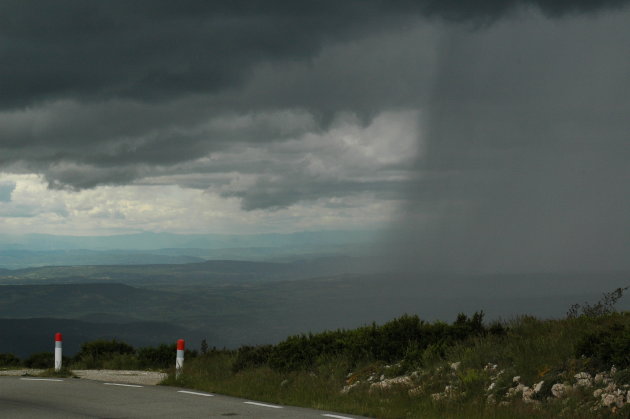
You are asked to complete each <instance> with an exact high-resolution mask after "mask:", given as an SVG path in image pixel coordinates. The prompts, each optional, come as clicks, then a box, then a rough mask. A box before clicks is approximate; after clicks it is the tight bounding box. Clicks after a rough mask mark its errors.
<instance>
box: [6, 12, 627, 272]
mask: <svg viewBox="0 0 630 419" xmlns="http://www.w3.org/2000/svg"><path fill="white" fill-rule="evenodd" d="M627 4H628V2H627V1H621V0H610V1H585V0H579V1H566V0H559V1H543V0H529V1H528V0H520V1H518V0H512V1H500V0H490V1H475V2H472V1H470V2H469V1H455V0H449V1H429V0H418V1H377V0H373V1H334V2H333V1H323V2H301V1H291V2H281V1H265V2H252V1H249V2H243V1H223V2H218V1H213V2H210V1H198V2H191V1H179V2H170V1H169V2H161V1H160V2H158V1H135V2H122V1H107V2H96V1H94V2H91V1H84V0H81V1H57V2H31V1H24V0H21V1H0V61H1V62H2V65H1V66H0V170H2V171H14V172H20V173H24V172H35V173H40V174H43V175H44V176H45V178H46V180H47V181H48V183H49V185H50V187H52V188H72V189H77V190H80V189H84V188H92V187H95V186H98V185H103V184H127V183H134V182H135V183H139V184H142V183H147V184H161V183H177V184H180V185H182V186H187V187H195V188H200V189H208V190H210V191H212V192H216V193H218V194H220V195H222V196H225V197H238V198H240V199H241V201H242V205H243V208H245V209H247V210H253V209H275V208H281V207H286V206H290V205H292V204H294V203H296V202H300V201H305V200H310V201H313V200H317V199H319V198H327V197H343V196H347V195H350V194H372V195H374V196H376V198H377V199H405V200H407V201H408V202H409V205H408V207H407V210H408V212H409V214H410V215H409V217H408V218H403V219H401V220H400V224H401V225H402V226H403V227H402V229H403V230H404V231H405V232H406V235H407V238H406V239H404V240H401V239H400V237H398V238H397V239H396V244H395V245H393V246H391V249H394V251H395V252H396V253H397V254H404V253H405V251H406V250H407V249H415V250H413V251H409V252H408V254H409V257H408V258H407V259H406V260H405V261H404V262H409V261H410V260H412V261H413V263H412V264H411V265H412V266H413V268H414V269H416V268H417V265H418V263H419V264H421V265H422V266H423V267H424V268H426V269H447V268H455V269H459V270H466V269H476V270H484V269H491V268H489V266H491V267H492V269H502V268H504V269H506V270H509V269H523V267H528V268H531V269H535V268H536V267H538V268H540V269H555V268H566V267H567V266H571V263H573V262H575V261H580V263H581V264H582V266H583V267H584V266H586V267H598V268H602V267H607V266H610V267H615V268H617V267H620V266H627V262H624V255H626V254H627V253H628V251H629V250H630V249H628V245H627V243H626V242H627V240H625V237H628V236H629V235H630V234H628V233H629V232H628V221H627V218H628V217H627V216H626V214H627V213H630V208H629V206H630V205H629V202H628V194H627V193H626V192H625V191H624V185H627V184H628V169H627V163H626V162H627V157H628V152H627V135H628V134H627V133H628V132H630V126H629V125H628V124H629V122H628V118H627V115H628V114H630V105H629V103H628V97H630V93H629V92H630V86H628V74H630V62H629V61H628V60H629V58H628V57H629V55H628V54H627V51H629V50H630V39H629V36H630V32H629V30H628V25H627V22H628V9H627V8H625V6H626V5H627ZM409 109H411V110H414V111H418V113H419V114H420V115H422V124H421V127H420V128H418V127H416V126H415V125H414V124H412V123H410V120H411V119H413V120H418V119H419V118H418V117H417V116H414V117H409V116H407V117H403V118H402V119H401V118H400V117H398V116H396V115H397V114H387V112H389V111H392V110H393V111H394V112H401V110H402V111H405V110H409ZM344 112H346V113H351V114H354V116H355V117H356V120H355V121H352V122H351V123H348V124H346V125H347V127H346V128H344V130H342V131H335V130H338V129H339V128H338V127H337V126H336V125H335V121H336V120H337V119H338V118H339V115H340V114H342V113H344ZM379 118H380V119H379ZM375 121H381V122H379V123H375ZM379 124H381V125H379ZM348 127H350V128H348ZM379 127H380V128H379ZM383 127H384V128H383ZM396 127H402V128H401V129H402V130H404V131H406V132H407V133H410V134H411V135H414V136H417V137H418V145H419V147H418V148H420V149H425V150H424V152H420V153H418V159H417V160H414V159H415V157H416V156H415V154H414V152H413V150H411V149H407V148H404V147H403V146H402V145H404V144H406V142H405V141H400V142H396V143H395V144H394V143H392V145H391V147H390V148H391V149H392V150H393V151H394V152H396V153H397V154H396V153H394V154H396V155H393V156H391V159H390V160H387V159H386V160H382V161H379V159H378V157H379V156H381V155H383V154H387V151H388V150H387V149H386V148H383V144H384V143H387V141H391V138H392V137H395V136H396V135H398V134H397V132H398V131H399V129H397V128H396ZM346 137H349V138H350V139H353V140H356V141H357V144H354V143H351V142H349V143H348V144H344V143H342V142H341V139H342V138H346ZM365 138H373V139H375V140H374V141H373V142H372V143H369V141H368V144H362V143H361V141H364V140H365ZM359 140H361V141H359ZM377 140H380V141H377ZM353 144H354V145H353ZM252 150H254V151H252ZM357 156H358V157H357ZM400 156H407V158H406V159H405V158H400ZM414 163H415V166H414ZM5 195H6V192H5ZM409 225H417V226H419V227H417V228H409ZM401 243H402V245H401ZM592 243H598V244H599V245H598V246H595V245H591V244H592ZM417 249H420V250H419V251H418V250H417ZM396 260H398V259H396ZM497 261H500V263H497ZM533 262H536V263H533ZM624 263H625V265H624ZM501 264H503V265H501Z"/></svg>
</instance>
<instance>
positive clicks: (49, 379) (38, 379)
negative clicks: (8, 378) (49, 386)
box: [20, 378, 63, 381]
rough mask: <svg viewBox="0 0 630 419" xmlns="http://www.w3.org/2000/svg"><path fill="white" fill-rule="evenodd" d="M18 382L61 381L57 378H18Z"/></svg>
mask: <svg viewBox="0 0 630 419" xmlns="http://www.w3.org/2000/svg"><path fill="white" fill-rule="evenodd" d="M20 380H26V381H63V380H60V379H58V378H20Z"/></svg>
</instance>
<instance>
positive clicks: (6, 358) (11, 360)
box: [0, 354, 22, 367]
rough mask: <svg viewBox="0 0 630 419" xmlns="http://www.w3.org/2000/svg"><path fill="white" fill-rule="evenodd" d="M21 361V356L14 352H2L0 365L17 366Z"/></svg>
mask: <svg viewBox="0 0 630 419" xmlns="http://www.w3.org/2000/svg"><path fill="white" fill-rule="evenodd" d="M21 363H22V361H20V358H18V357H17V356H15V355H13V354H0V367H17V366H19V365H20V364H21Z"/></svg>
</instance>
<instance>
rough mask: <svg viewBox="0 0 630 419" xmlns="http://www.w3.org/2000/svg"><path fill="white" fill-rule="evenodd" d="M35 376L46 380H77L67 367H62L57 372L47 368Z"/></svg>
mask: <svg viewBox="0 0 630 419" xmlns="http://www.w3.org/2000/svg"><path fill="white" fill-rule="evenodd" d="M37 376H38V377H48V378H79V377H77V376H76V375H75V374H74V372H72V370H70V369H69V368H67V367H62V368H61V369H60V370H59V371H56V370H55V369H54V368H48V369H45V370H44V371H42V372H40V373H39V374H37Z"/></svg>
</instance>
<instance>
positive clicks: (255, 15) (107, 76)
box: [0, 0, 627, 108]
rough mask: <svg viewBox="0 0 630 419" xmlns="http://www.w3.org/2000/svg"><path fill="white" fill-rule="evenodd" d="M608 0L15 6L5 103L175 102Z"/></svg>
mask: <svg viewBox="0 0 630 419" xmlns="http://www.w3.org/2000/svg"><path fill="white" fill-rule="evenodd" d="M626 3H627V2H626V1H623V0H607V1H601V0H600V1H588V0H581V1H564V0H558V1H548V0H545V1H543V0H529V1H526V0H512V1H495V0H489V1H475V2H460V1H439V2H438V1H431V0H424V1H402V2H382V1H377V0H374V1H361V2H357V1H346V2H338V1H324V2H291V1H266V2H264V5H263V4H262V3H257V2H251V1H212V2H207V1H182V2H178V4H177V5H175V4H173V3H172V2H168V1H136V2H133V3H129V2H124V1H108V2H107V3H91V2H84V1H79V0H65V1H58V2H54V3H48V2H47V3H41V2H38V1H28V0H27V1H24V0H20V1H3V2H2V4H1V5H0V36H2V38H3V43H2V47H1V50H0V57H1V59H2V62H3V63H5V64H7V63H8V65H4V66H3V67H2V69H1V70H0V90H1V91H2V92H3V94H2V98H1V99H0V104H1V105H2V106H3V107H5V108H11V107H13V106H25V105H31V104H33V103H37V102H40V101H45V100H54V99H59V98H68V97H74V98H81V99H83V100H101V99H111V98H131V99H136V100H144V101H155V100H165V99H168V98H172V97H181V96H182V95H186V94H191V93H198V92H209V91H217V90H224V89H228V88H231V87H234V86H237V85H239V84H240V83H242V82H243V80H244V79H246V78H247V77H248V75H249V71H250V70H251V67H252V65H254V64H256V63H260V62H267V61H278V60H280V61H287V60H304V59H309V58H311V57H313V56H314V55H316V54H317V53H318V52H319V51H320V50H321V48H322V47H323V46H324V45H325V44H327V43H330V42H338V41H340V40H345V39H353V38H357V37H362V36H364V35H366V34H368V33H375V32H378V31H381V30H385V29H391V28H396V27H400V26H404V25H405V24H409V23H410V22H412V21H413V20H414V19H415V18H416V17H421V16H425V17H436V18H440V19H444V20H447V21H471V22H477V23H487V22H492V21H494V20H496V19H498V18H499V17H500V16H503V15H505V14H508V13H509V12H512V11H514V10H518V9H520V8H524V7H536V8H540V9H541V10H542V11H543V12H545V13H547V14H549V15H552V16H562V15H565V14H571V13H586V12H594V11H598V10H607V9H611V8H618V7H621V6H622V5H624V4H626Z"/></svg>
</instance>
